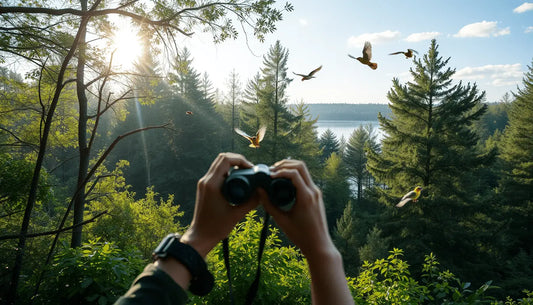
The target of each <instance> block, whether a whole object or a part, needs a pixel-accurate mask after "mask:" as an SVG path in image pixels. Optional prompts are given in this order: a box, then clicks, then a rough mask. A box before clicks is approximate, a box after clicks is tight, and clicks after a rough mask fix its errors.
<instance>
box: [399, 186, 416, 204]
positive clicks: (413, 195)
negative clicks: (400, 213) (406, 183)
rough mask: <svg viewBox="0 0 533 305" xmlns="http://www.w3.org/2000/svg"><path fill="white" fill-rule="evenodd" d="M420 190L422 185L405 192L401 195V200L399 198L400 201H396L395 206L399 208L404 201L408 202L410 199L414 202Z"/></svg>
mask: <svg viewBox="0 0 533 305" xmlns="http://www.w3.org/2000/svg"><path fill="white" fill-rule="evenodd" d="M421 191H422V187H420V186H417V187H415V189H414V190H412V191H410V192H409V193H407V194H405V195H404V196H403V197H402V200H400V202H398V204H397V205H396V207H397V208H401V207H403V206H404V205H405V204H406V203H408V202H409V201H411V200H412V201H413V202H416V201H417V200H418V197H419V196H420V192H421Z"/></svg>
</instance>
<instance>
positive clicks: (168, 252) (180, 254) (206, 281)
mask: <svg viewBox="0 0 533 305" xmlns="http://www.w3.org/2000/svg"><path fill="white" fill-rule="evenodd" d="M180 238H181V236H180V235H179V234H177V233H171V234H169V235H167V236H166V237H165V238H163V240H162V241H161V243H160V244H159V246H157V248H155V250H154V253H153V254H152V257H153V258H154V260H157V259H158V258H166V257H172V258H174V259H176V260H177V261H179V262H180V263H182V264H183V266H185V268H187V270H189V272H190V273H191V276H192V279H191V284H190V286H189V291H190V292H192V293H194V294H195V295H200V296H202V295H206V294H208V293H209V292H210V291H211V289H213V285H214V283H215V279H214V278H213V275H212V274H211V273H210V272H209V270H207V264H206V263H205V261H204V259H203V258H202V256H201V255H200V254H198V252H197V251H196V250H195V249H194V248H193V247H191V246H189V245H187V244H184V243H182V242H180Z"/></svg>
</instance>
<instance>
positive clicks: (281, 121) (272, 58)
mask: <svg viewBox="0 0 533 305" xmlns="http://www.w3.org/2000/svg"><path fill="white" fill-rule="evenodd" d="M288 57H289V51H288V50H287V49H285V48H284V47H283V46H281V43H280V42H279V41H276V43H275V44H274V45H273V46H271V47H270V49H269V51H268V53H267V54H266V55H264V56H263V67H262V68H261V73H260V78H259V79H254V81H253V82H251V83H249V86H248V87H247V90H246V93H245V95H246V97H247V99H248V98H249V97H252V99H253V100H257V101H258V103H257V104H255V105H254V107H244V109H243V111H245V112H248V113H247V114H245V115H244V116H245V117H248V119H247V120H244V121H243V125H244V126H241V127H242V128H241V129H243V130H244V131H245V132H247V133H249V134H255V132H256V131H257V128H256V127H257V126H253V125H252V124H254V120H253V117H254V116H255V117H256V121H255V122H257V120H258V121H259V126H263V125H264V126H266V127H267V132H266V135H265V138H264V140H263V142H261V147H260V148H259V149H255V150H254V151H251V150H250V148H246V147H242V148H245V149H241V151H242V152H243V153H244V155H245V156H247V157H248V158H249V159H250V160H252V161H254V162H255V161H258V162H261V163H266V164H269V163H273V162H275V161H278V160H279V159H281V158H284V157H287V155H286V154H285V151H284V150H285V149H286V148H288V147H290V146H291V143H290V139H289V136H288V133H289V130H290V127H291V126H290V122H291V121H292V119H293V115H292V114H291V113H290V111H289V109H288V108H287V106H286V104H287V101H288V100H287V97H286V94H285V91H286V89H287V86H288V84H289V83H290V82H291V80H292V79H290V78H288V77H287V60H288ZM248 89H251V90H248ZM256 98H257V99H256ZM249 105H250V104H249ZM248 124H250V125H248ZM241 143H243V144H246V141H241ZM243 146H244V145H243ZM246 146H247V144H246ZM289 151H290V149H289ZM256 163H257V162H256Z"/></svg>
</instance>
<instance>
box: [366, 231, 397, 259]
mask: <svg viewBox="0 0 533 305" xmlns="http://www.w3.org/2000/svg"><path fill="white" fill-rule="evenodd" d="M381 234H382V231H381V230H380V229H379V228H378V227H377V226H374V227H373V228H372V230H371V231H370V232H368V234H367V236H366V243H365V245H364V246H362V247H361V248H359V256H360V258H361V261H368V262H373V261H375V260H376V259H381V258H385V257H387V253H388V251H389V240H390V238H387V237H382V236H381Z"/></svg>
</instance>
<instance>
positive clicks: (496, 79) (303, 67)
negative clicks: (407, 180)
mask: <svg viewBox="0 0 533 305" xmlns="http://www.w3.org/2000/svg"><path fill="white" fill-rule="evenodd" d="M289 2H291V3H292V4H293V6H294V11H292V12H289V13H286V14H285V17H284V20H283V21H282V22H280V23H279V24H278V25H277V28H278V29H277V31H276V32H275V33H273V34H270V35H268V36H267V38H266V41H265V42H264V43H259V42H257V41H255V40H253V39H251V38H250V39H249V41H250V43H249V44H248V46H247V44H246V41H245V40H244V37H243V36H242V35H241V39H238V40H235V41H227V42H223V43H221V44H218V45H213V44H212V43H211V42H210V39H209V37H207V36H202V35H200V34H195V35H194V36H193V38H184V39H183V40H182V43H183V44H184V45H187V46H188V47H189V48H190V49H191V51H192V56H193V60H194V65H195V67H196V69H197V70H198V71H199V72H201V73H203V72H207V73H208V75H209V77H210V79H211V81H212V82H213V84H214V85H215V87H216V88H219V89H220V90H222V91H225V90H227V89H226V88H227V82H228V78H229V75H230V72H231V71H232V70H233V69H235V71H236V72H237V73H238V75H239V78H240V81H241V83H242V86H243V87H245V85H246V83H247V82H248V80H249V79H250V78H251V77H253V75H255V74H256V73H257V72H258V71H259V69H260V68H261V66H262V60H263V59H262V56H263V55H264V54H266V53H267V51H268V49H269V47H270V46H271V45H272V44H273V43H274V42H275V41H276V40H280V42H281V44H282V46H283V47H285V48H287V49H288V50H289V61H288V67H289V73H290V74H291V77H292V76H294V75H292V72H296V73H308V72H309V71H311V70H313V69H315V68H316V67H318V66H320V65H322V66H323V68H322V70H321V71H319V72H318V73H317V74H316V77H317V78H315V79H312V80H310V81H304V82H302V81H300V80H299V79H298V78H295V80H294V81H293V82H292V83H291V84H290V85H289V88H288V90H287V94H288V96H289V100H290V102H291V103H294V102H300V101H303V102H305V103H320V102H326V103H332V102H342V103H368V102H372V103H387V98H386V95H387V91H389V90H390V88H391V83H392V78H394V77H397V78H399V79H400V81H401V82H407V81H409V80H410V79H411V78H410V74H409V68H410V67H412V66H413V63H412V60H411V59H405V57H404V56H403V55H395V56H391V55H388V54H389V53H391V52H395V51H404V50H406V49H407V48H412V49H415V50H417V51H418V52H419V55H423V54H425V53H427V51H428V48H429V46H430V41H431V39H432V38H436V39H437V43H438V45H439V52H440V55H441V56H442V57H443V58H448V57H449V58H450V61H449V63H448V67H450V68H454V69H456V74H455V76H454V77H455V79H456V81H459V80H462V81H463V82H470V83H476V84H477V86H478V88H479V89H480V90H484V91H486V98H487V99H486V101H487V102H495V101H498V100H500V99H501V97H502V96H503V94H504V93H506V92H510V91H512V92H517V86H520V87H521V85H522V78H523V74H524V72H526V71H527V70H528V66H531V64H532V62H533V2H524V1H523V0H522V1H515V0H446V1H440V0H438V1H436V0H435V1H429V0H404V1H393V0H389V1H385V0H375V1H354V0H331V1H318V0H293V1H289ZM283 3H284V2H280V3H279V6H280V7H281V6H282V4H283ZM366 40H368V41H370V42H371V43H372V45H373V61H374V62H377V63H378V69H377V70H371V69H370V68H369V67H367V66H364V65H361V64H360V63H358V62H356V61H354V60H353V59H350V58H349V57H348V56H347V54H352V55H354V56H360V55H361V51H362V45H363V43H364V41H366Z"/></svg>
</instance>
